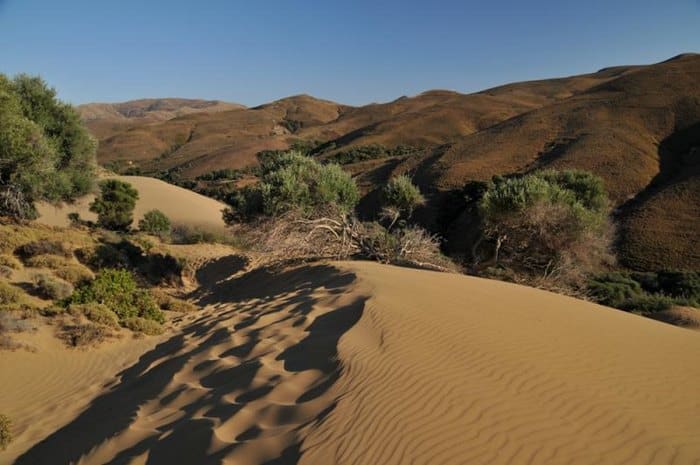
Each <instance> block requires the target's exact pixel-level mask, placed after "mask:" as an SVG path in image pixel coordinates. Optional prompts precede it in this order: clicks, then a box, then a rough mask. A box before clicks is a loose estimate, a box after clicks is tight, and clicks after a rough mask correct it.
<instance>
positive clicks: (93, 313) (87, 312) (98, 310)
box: [68, 303, 119, 328]
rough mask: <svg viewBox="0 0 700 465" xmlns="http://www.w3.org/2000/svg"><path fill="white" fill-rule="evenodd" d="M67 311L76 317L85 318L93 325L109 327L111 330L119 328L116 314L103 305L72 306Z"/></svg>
mask: <svg viewBox="0 0 700 465" xmlns="http://www.w3.org/2000/svg"><path fill="white" fill-rule="evenodd" d="M68 311H69V312H70V313H71V314H73V315H76V316H79V315H82V316H85V318H87V319H88V320H90V321H92V322H93V323H96V324H99V325H104V326H109V327H111V328H118V327H119V317H118V316H117V314H116V313H114V312H113V311H112V310H110V309H109V307H107V306H106V305H103V304H96V303H90V304H72V305H70V306H69V307H68Z"/></svg>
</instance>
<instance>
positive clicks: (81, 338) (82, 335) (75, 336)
mask: <svg viewBox="0 0 700 465" xmlns="http://www.w3.org/2000/svg"><path fill="white" fill-rule="evenodd" d="M111 335H112V332H111V331H110V329H109V328H108V327H107V326H103V325H97V324H94V323H78V324H65V325H63V326H62V327H61V329H60V331H59V337H60V338H61V339H63V341H64V342H65V343H66V344H67V345H69V346H71V347H85V346H92V345H97V344H99V343H100V342H102V341H104V340H105V339H106V338H108V337H109V336H111Z"/></svg>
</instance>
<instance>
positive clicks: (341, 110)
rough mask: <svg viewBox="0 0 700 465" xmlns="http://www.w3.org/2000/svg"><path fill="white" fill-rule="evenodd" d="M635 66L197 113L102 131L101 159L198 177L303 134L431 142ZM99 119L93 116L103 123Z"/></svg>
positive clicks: (355, 141) (346, 142) (352, 142)
mask: <svg viewBox="0 0 700 465" xmlns="http://www.w3.org/2000/svg"><path fill="white" fill-rule="evenodd" d="M627 70H628V68H622V69H616V70H614V71H602V72H600V73H594V74H591V75H584V76H575V77H570V78H562V79H553V80H546V81H533V82H524V83H519V84H512V85H508V86H502V87H498V88H494V89H491V90H488V91H484V92H480V93H475V94H470V95H464V94H459V93H457V92H451V91H439V90H436V91H429V92H425V93H423V94H420V95H418V96H416V97H402V98H400V99H397V100H395V101H393V102H389V103H383V104H371V105H366V106H363V107H350V106H345V105H341V104H337V103H334V102H329V101H324V100H319V99H315V98H313V97H310V96H305V95H301V96H294V97H289V98H285V99H282V100H278V101H276V102H272V103H269V104H266V105H261V106H259V107H255V108H250V109H246V110H242V111H225V112H219V113H214V114H206V113H192V114H189V115H185V116H182V117H178V118H174V119H170V120H167V121H162V122H160V123H158V124H138V125H136V124H132V125H130V126H129V127H128V128H126V129H125V130H123V131H117V132H116V133H110V134H108V135H105V134H106V133H104V132H100V130H95V129H93V131H94V132H95V134H97V135H98V136H100V134H102V135H103V136H102V137H101V144H100V150H99V154H98V156H99V159H100V161H101V162H102V163H103V164H105V165H108V166H110V167H112V168H115V169H117V170H124V169H128V168H129V167H138V168H139V169H140V170H141V171H142V172H145V173H156V172H160V171H165V170H177V171H178V174H179V175H181V176H182V177H184V178H192V177H195V176H197V175H200V174H204V173H206V172H209V171H213V170H218V169H224V168H242V167H245V166H251V165H254V164H255V163H256V160H255V155H256V154H257V153H258V152H260V151H261V150H276V149H286V148H288V147H289V146H290V145H291V144H292V143H293V142H294V141H296V140H300V139H301V140H307V141H317V142H326V143H329V147H328V151H329V152H331V153H332V152H334V151H337V150H340V149H348V148H352V147H358V146H366V145H370V144H381V145H383V146H387V147H394V146H398V145H405V146H413V147H421V148H427V147H430V146H434V145H439V144H444V143H446V142H450V141H453V140H455V139H456V138H458V137H460V136H463V135H467V134H471V133H474V132H476V131H480V130H482V129H485V128H488V127H490V126H492V125H494V124H497V123H499V122H501V121H504V120H506V119H508V118H511V117H514V116H516V115H519V114H521V113H523V112H527V111H530V110H532V109H536V108H539V107H541V106H542V105H546V104H548V103H551V102H554V101H557V100H559V99H562V98H566V97H569V96H571V95H573V94H575V93H577V92H580V91H582V90H583V89H586V88H589V87H590V86H592V85H596V84H600V83H602V82H606V81H607V80H609V79H611V78H613V77H615V76H616V75H618V74H621V73H622V74H624V73H625V72H626V71H627ZM101 124H102V123H101V122H98V120H93V121H89V122H88V125H89V126H91V127H92V128H99V127H100V125H101Z"/></svg>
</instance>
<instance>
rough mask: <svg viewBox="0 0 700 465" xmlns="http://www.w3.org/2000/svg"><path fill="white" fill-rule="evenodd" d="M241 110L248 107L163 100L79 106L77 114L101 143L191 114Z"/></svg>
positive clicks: (195, 101) (171, 99)
mask: <svg viewBox="0 0 700 465" xmlns="http://www.w3.org/2000/svg"><path fill="white" fill-rule="evenodd" d="M241 108H245V107H244V106H243V105H239V104H236V103H227V102H221V101H218V100H195V99H182V98H161V99H141V100H131V101H129V102H122V103H88V104H85V105H80V106H78V111H79V112H80V115H81V117H82V118H83V121H84V122H85V124H86V125H87V126H88V128H89V129H90V130H91V131H92V132H93V134H95V135H96V136H97V137H98V138H100V139H102V138H105V137H109V136H110V135H113V134H114V133H116V132H119V131H123V130H125V129H128V128H130V127H133V126H138V125H142V124H148V123H152V122H157V121H166V120H169V119H173V118H176V117H178V116H183V115H187V114H190V113H200V112H206V113H216V112H220V111H226V110H235V109H241Z"/></svg>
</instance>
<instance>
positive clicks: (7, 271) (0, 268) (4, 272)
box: [0, 265, 14, 279]
mask: <svg viewBox="0 0 700 465" xmlns="http://www.w3.org/2000/svg"><path fill="white" fill-rule="evenodd" d="M13 273H14V270H13V269H12V268H10V267H9V266H5V265H0V278H5V279H9V278H11V277H12V274H13Z"/></svg>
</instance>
